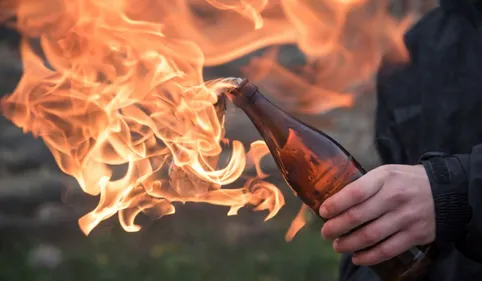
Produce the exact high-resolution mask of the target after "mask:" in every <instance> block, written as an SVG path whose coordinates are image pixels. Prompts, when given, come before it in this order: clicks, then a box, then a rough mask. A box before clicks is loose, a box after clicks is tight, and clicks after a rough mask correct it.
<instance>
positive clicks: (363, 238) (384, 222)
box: [333, 212, 410, 253]
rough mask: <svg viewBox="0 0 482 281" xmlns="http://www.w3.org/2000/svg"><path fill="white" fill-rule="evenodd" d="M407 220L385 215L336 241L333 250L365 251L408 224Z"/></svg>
mask: <svg viewBox="0 0 482 281" xmlns="http://www.w3.org/2000/svg"><path fill="white" fill-rule="evenodd" d="M409 222H410V221H409V219H408V218H407V217H406V216H403V215H402V214H399V213H393V212H391V213H387V214H385V215H383V216H381V217H380V218H378V219H376V220H374V221H373V222H371V223H369V224H368V225H366V226H364V227H363V228H361V229H359V230H357V231H355V232H354V233H352V234H350V235H348V236H346V237H341V238H338V239H336V240H335V241H334V242H333V248H334V250H335V251H337V252H340V253H349V252H356V251H360V250H363V249H367V248H368V247H370V246H373V245H375V244H377V243H379V242H380V241H383V240H384V239H386V238H387V237H390V236H391V235H393V234H394V233H396V232H398V231H400V230H401V229H403V228H404V227H405V226H407V225H408V224H409Z"/></svg>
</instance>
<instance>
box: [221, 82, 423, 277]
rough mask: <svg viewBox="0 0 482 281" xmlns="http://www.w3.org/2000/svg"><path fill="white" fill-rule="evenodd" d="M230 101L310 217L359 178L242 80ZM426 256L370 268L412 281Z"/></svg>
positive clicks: (351, 165) (340, 152)
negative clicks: (253, 129) (250, 125)
mask: <svg viewBox="0 0 482 281" xmlns="http://www.w3.org/2000/svg"><path fill="white" fill-rule="evenodd" d="M230 95H231V98H232V100H233V102H234V103H235V104H236V106H237V107H239V108H240V109H242V110H243V111H244V112H245V113H246V115H247V116H248V117H249V119H250V120H251V121H252V122H253V124H254V125H255V127H256V128H257V130H258V131H259V133H260V134H261V136H262V137H263V139H264V140H265V142H266V144H267V146H268V148H269V150H270V152H271V154H272V155H273V158H274V160H275V162H276V164H277V166H278V168H279V169H280V171H281V174H282V176H283V178H284V179H285V181H286V182H287V184H288V185H289V186H290V188H291V189H292V190H293V192H294V193H295V194H296V195H297V196H298V197H299V198H300V199H301V200H302V201H303V203H304V204H306V205H307V206H308V207H310V209H312V210H313V212H314V213H315V214H317V215H318V209H319V207H320V205H321V204H322V203H323V201H325V200H326V199H327V198H329V197H330V196H332V195H333V194H335V193H337V192H338V191H340V190H341V189H342V188H344V187H345V186H346V185H347V184H349V183H351V182H353V181H355V180H356V179H358V178H359V177H361V176H362V175H363V174H365V171H364V169H363V168H362V167H361V165H360V164H359V163H358V162H357V161H356V160H355V159H354V158H353V157H352V156H351V155H350V153H349V152H348V151H346V150H345V149H344V148H343V147H342V146H341V145H340V144H338V143H337V142H336V141H335V140H333V139H332V138H331V137H329V136H328V135H326V134H325V133H323V132H320V131H319V130H317V129H314V128H312V127H310V126H308V125H306V124H304V123H302V122H301V121H299V120H297V119H295V118H293V117H292V116H290V115H289V114H287V113H285V112H284V111H282V110H281V109H279V108H278V107H276V106H275V105H274V104H272V103H271V102H270V101H269V100H268V99H266V98H265V97H264V96H263V95H262V94H261V93H260V92H259V91H258V89H257V87H256V86H254V85H253V84H251V83H249V82H248V81H247V80H244V81H243V82H242V83H241V84H240V85H239V86H238V87H237V88H236V89H234V90H233V91H232V93H231V94H230ZM318 216H319V215H318ZM361 227H363V225H362V226H360V227H359V228H361ZM355 230H356V229H355ZM355 230H353V231H355ZM430 250H431V248H430V247H420V248H419V247H417V248H412V249H410V250H408V251H407V252H405V253H402V254H401V255H399V256H397V257H394V258H392V259H390V260H387V261H385V262H382V263H380V264H378V265H375V266H372V267H371V268H372V269H373V270H374V271H375V272H376V273H377V275H378V276H379V277H380V278H381V279H382V280H383V281H415V280H417V279H418V278H419V277H422V276H423V275H425V273H426V272H427V271H428V268H429V266H430V264H431V256H430V253H429V251H430Z"/></svg>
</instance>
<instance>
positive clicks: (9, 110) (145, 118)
mask: <svg viewBox="0 0 482 281" xmlns="http://www.w3.org/2000/svg"><path fill="white" fill-rule="evenodd" d="M387 5H388V4H387V3H386V2H385V1H368V0H323V1H321V0H320V1H312V0H303V1H302V0H251V1H248V0H230V1H218V0H169V1H167V0H165V1H163V0H146V1H134V0H103V1H97V0H44V1H38V0H8V1H5V2H4V3H3V4H2V6H1V7H2V10H3V11H2V15H1V19H10V20H11V19H12V18H14V19H15V22H14V24H15V27H16V28H17V29H18V30H19V31H21V32H22V34H23V39H22V42H21V56H22V61H23V66H24V73H23V76H22V78H21V81H20V82H19V84H18V86H17V88H16V89H15V91H14V92H13V93H12V94H11V95H9V96H7V97H4V98H3V99H2V101H1V110H2V113H3V115H5V116H6V117H7V118H9V119H10V120H11V121H12V122H13V123H14V124H15V125H16V126H18V127H20V128H22V129H23V131H24V132H25V133H27V132H30V133H32V134H33V135H35V136H36V137H40V138H42V139H43V140H44V142H45V143H46V145H47V146H48V148H49V149H50V151H51V152H52V154H53V155H54V157H55V159H56V161H57V163H58V165H59V167H60V169H61V170H62V171H63V172H65V173H66V174H69V175H71V176H73V177H75V178H76V179H77V181H78V182H79V185H80V187H81V188H82V189H83V191H85V192H86V193H88V194H90V195H95V196H97V195H98V196H99V198H100V199H99V203H98V205H97V207H96V208H95V209H94V210H92V211H91V212H89V213H88V214H86V215H85V216H83V217H82V218H80V220H79V225H80V227H81V229H82V230H83V231H84V233H85V234H88V233H90V232H91V231H92V230H93V229H94V228H95V227H96V226H97V225H98V224H99V223H101V222H102V221H103V220H106V219H108V218H109V217H111V216H114V215H116V214H117V215H118V218H119V221H120V223H121V225H122V227H123V228H124V229H125V230H126V231H138V230H139V229H140V226H138V225H136V224H135V222H134V221H135V218H136V216H137V215H138V214H140V213H146V214H153V215H155V216H158V217H161V216H165V215H170V214H173V213H175V206H174V204H176V203H185V202H203V203H209V204H216V205H221V206H226V207H229V211H228V214H229V215H234V214H236V212H237V211H238V210H239V209H240V208H242V207H243V206H246V205H251V206H253V208H254V210H267V211H268V215H267V219H269V218H272V217H273V216H275V215H276V214H277V212H278V211H279V209H280V208H281V207H282V206H283V205H284V198H283V195H282V193H281V192H280V190H279V189H278V188H277V187H276V186H274V185H273V184H271V183H269V182H267V181H264V180H265V178H266V177H267V176H268V174H266V173H264V172H263V171H262V169H261V164H260V163H261V159H262V158H263V157H264V156H265V155H267V154H268V152H269V151H268V149H267V148H266V146H265V144H264V143H263V142H261V141H257V142H254V143H253V144H251V147H250V149H249V151H246V150H245V148H244V146H243V144H242V143H241V142H240V141H237V140H227V139H226V138H225V136H224V111H223V110H224V105H223V102H222V101H219V100H218V92H219V91H220V89H222V88H225V87H229V86H232V85H230V82H229V80H227V79H216V80H212V81H204V79H203V67H206V66H214V65H219V64H223V63H226V62H229V61H232V60H234V59H237V58H239V57H242V56H244V55H246V54H248V53H250V52H252V51H255V50H258V49H260V48H264V47H267V46H277V45H282V44H296V45H297V46H298V47H299V49H300V50H301V51H302V52H303V53H304V55H305V58H306V64H305V65H304V66H300V69H299V71H297V73H296V74H295V73H294V72H291V71H289V70H288V69H287V68H285V67H283V66H282V65H281V64H280V63H278V60H277V57H278V53H277V51H276V50H275V49H273V50H270V51H268V52H267V53H266V54H265V55H264V56H262V57H258V58H255V59H254V60H252V61H251V62H250V64H249V65H247V66H246V67H244V68H243V73H244V75H245V76H247V77H248V78H250V80H252V81H254V82H255V83H257V84H259V85H260V86H262V87H264V88H266V89H268V91H269V94H271V95H272V96H274V97H275V98H277V99H278V100H280V101H282V102H284V104H285V105H286V106H287V107H289V109H290V110H291V111H297V112H302V113H311V114H317V113H321V112H327V111H329V110H332V109H334V108H337V107H348V106H352V105H353V102H354V97H355V96H356V95H355V93H356V91H355V90H354V87H356V86H357V85H358V84H360V83H361V84H363V83H365V84H366V83H370V80H371V79H372V76H373V74H374V72H375V70H376V68H377V66H378V64H379V63H380V60H381V59H382V57H383V56H386V55H387V54H390V57H391V58H392V59H394V60H395V59H396V60H401V61H403V60H406V59H407V58H408V56H407V53H406V50H405V48H404V45H403V41H402V35H403V32H404V31H405V30H406V29H407V28H408V27H409V26H410V24H411V23H412V22H413V17H407V18H405V19H403V20H398V19H396V18H394V17H392V16H390V14H389V12H388V11H387V10H388V9H387V7H388V6H387ZM5 14H7V15H8V16H5ZM287 93H289V94H287ZM226 144H227V146H229V149H230V155H231V156H230V159H229V161H227V163H224V165H223V163H221V161H220V158H219V156H220V155H221V153H222V152H223V151H224V150H226ZM252 166H255V168H256V171H257V176H256V177H255V178H252V179H250V180H248V181H246V183H245V184H243V185H242V186H241V187H239V188H227V187H226V186H227V185H230V184H236V181H237V180H238V179H239V178H240V177H241V175H242V174H243V173H244V172H245V170H246V169H247V168H249V167H252ZM299 216H300V215H299ZM299 216H298V217H299ZM302 224H304V222H303V221H302V220H300V219H296V220H295V222H294V223H293V224H292V227H293V228H292V230H293V229H295V230H299V228H301V226H302ZM292 230H290V231H292ZM291 235H292V236H294V234H293V233H292V234H291Z"/></svg>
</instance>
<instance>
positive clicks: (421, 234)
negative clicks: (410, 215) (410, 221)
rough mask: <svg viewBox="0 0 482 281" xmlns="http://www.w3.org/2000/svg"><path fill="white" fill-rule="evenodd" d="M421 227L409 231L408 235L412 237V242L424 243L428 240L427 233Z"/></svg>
mask: <svg viewBox="0 0 482 281" xmlns="http://www.w3.org/2000/svg"><path fill="white" fill-rule="evenodd" d="M422 229H424V228H415V229H412V231H411V232H410V236H411V237H412V241H413V243H412V244H424V243H425V242H427V241H428V235H427V234H426V232H425V231H423V230H422Z"/></svg>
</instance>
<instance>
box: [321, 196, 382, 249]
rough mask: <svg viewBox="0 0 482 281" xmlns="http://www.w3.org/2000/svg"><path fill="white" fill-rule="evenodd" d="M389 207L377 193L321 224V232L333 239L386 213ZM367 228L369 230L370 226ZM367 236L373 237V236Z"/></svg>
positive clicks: (325, 236) (327, 237)
mask: <svg viewBox="0 0 482 281" xmlns="http://www.w3.org/2000/svg"><path fill="white" fill-rule="evenodd" d="M389 208H390V206H389V205H388V204H386V200H381V198H380V195H379V194H377V195H375V196H372V197H371V198H369V199H368V200H366V201H365V202H362V203H361V204H358V205H356V206H354V207H351V208H350V209H348V210H346V211H345V212H343V213H341V214H340V215H338V216H336V217H334V218H331V219H329V220H328V221H327V222H325V224H324V225H323V227H322V229H321V234H322V235H323V237H324V238H325V239H329V240H333V239H335V238H338V237H340V236H341V235H343V234H345V233H348V232H349V231H351V230H353V229H355V228H356V227H358V226H360V225H362V224H364V223H366V222H368V221H371V220H374V219H377V218H378V217H380V216H382V215H383V214H384V213H386V212H387V211H388V210H389ZM383 223H385V222H383ZM369 230H371V228H370V229H369ZM378 232H380V231H379V230H377V233H378ZM390 234H391V233H390ZM352 235H354V233H353V234H351V235H349V236H352ZM370 235H371V234H370ZM369 238H370V239H374V238H375V237H369ZM375 242H378V241H375Z"/></svg>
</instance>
